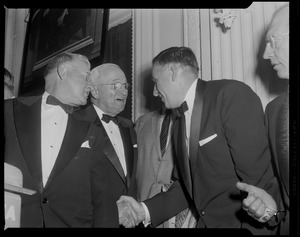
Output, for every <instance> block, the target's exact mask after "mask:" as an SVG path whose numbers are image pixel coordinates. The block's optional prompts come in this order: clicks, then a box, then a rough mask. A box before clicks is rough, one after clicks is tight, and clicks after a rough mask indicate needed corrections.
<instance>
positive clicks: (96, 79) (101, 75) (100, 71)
mask: <svg viewBox="0 0 300 237" xmlns="http://www.w3.org/2000/svg"><path fill="white" fill-rule="evenodd" d="M115 73H119V74H123V75H124V72H123V71H122V70H121V68H120V67H119V66H118V65H116V64H113V63H105V64H101V65H100V66H98V67H95V68H94V69H93V70H92V71H91V76H90V80H91V82H92V83H93V84H95V85H97V84H104V83H110V81H111V79H110V77H111V76H110V75H111V74H115ZM124 76H125V75H124Z"/></svg>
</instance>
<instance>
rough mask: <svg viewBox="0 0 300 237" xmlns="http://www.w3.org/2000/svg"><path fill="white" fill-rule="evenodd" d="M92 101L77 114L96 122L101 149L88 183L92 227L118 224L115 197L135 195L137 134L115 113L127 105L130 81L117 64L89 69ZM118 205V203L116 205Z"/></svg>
mask: <svg viewBox="0 0 300 237" xmlns="http://www.w3.org/2000/svg"><path fill="white" fill-rule="evenodd" d="M90 79H91V83H92V85H93V89H92V91H91V95H92V97H91V102H92V103H91V104H90V105H88V106H87V107H86V108H84V109H82V110H81V111H79V114H80V116H81V117H82V118H83V119H85V120H88V121H91V122H93V123H94V124H96V125H97V126H98V127H99V129H100V132H99V134H98V136H99V139H100V141H101V142H100V143H101V145H100V149H99V150H98V159H97V162H96V163H95V164H94V167H93V170H92V174H91V182H92V195H93V200H94V217H95V218H94V226H95V227H112V228H118V227H119V211H120V215H121V214H122V213H121V210H119V209H121V207H119V206H117V203H116V202H117V200H118V199H119V198H120V196H121V195H129V196H132V197H134V198H136V197H137V196H136V179H135V176H136V164H137V146H136V133H135V131H134V128H133V123H132V121H131V120H129V119H126V118H122V117H120V116H117V114H119V113H121V112H122V111H123V110H124V108H125V104H126V99H127V95H128V89H129V84H128V83H127V80H126V76H125V74H124V72H123V71H122V70H121V69H120V67H119V66H118V65H115V64H111V63H106V64H102V65H100V66H98V67H96V68H94V69H93V70H92V71H91V75H90ZM119 205H120V204H119Z"/></svg>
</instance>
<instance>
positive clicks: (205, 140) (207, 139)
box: [199, 133, 217, 146]
mask: <svg viewBox="0 0 300 237" xmlns="http://www.w3.org/2000/svg"><path fill="white" fill-rule="evenodd" d="M215 137H217V134H216V133H215V134H214V135H211V136H209V137H207V138H205V139H202V140H201V141H199V145H200V146H203V145H204V144H206V143H208V142H210V141H211V140H212V139H214V138H215Z"/></svg>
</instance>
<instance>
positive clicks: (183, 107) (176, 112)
mask: <svg viewBox="0 0 300 237" xmlns="http://www.w3.org/2000/svg"><path fill="white" fill-rule="evenodd" d="M187 110H188V105H187V103H186V101H184V102H183V103H182V104H181V105H180V107H178V108H176V109H172V112H173V114H174V115H175V117H177V118H180V117H181V116H182V115H183V114H184V112H185V111H187Z"/></svg>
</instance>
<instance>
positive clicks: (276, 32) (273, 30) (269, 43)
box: [263, 5, 290, 79]
mask: <svg viewBox="0 0 300 237" xmlns="http://www.w3.org/2000/svg"><path fill="white" fill-rule="evenodd" d="M289 35H290V30H289V5H284V6H283V7H281V8H279V9H278V10H277V11H276V12H275V13H274V16H273V18H272V21H271V23H270V26H269V29H268V32H267V35H266V48H265V52H264V55H263V57H264V59H269V60H270V63H271V65H272V66H273V68H274V70H275V71H276V72H277V75H278V77H279V78H282V79H289Z"/></svg>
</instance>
